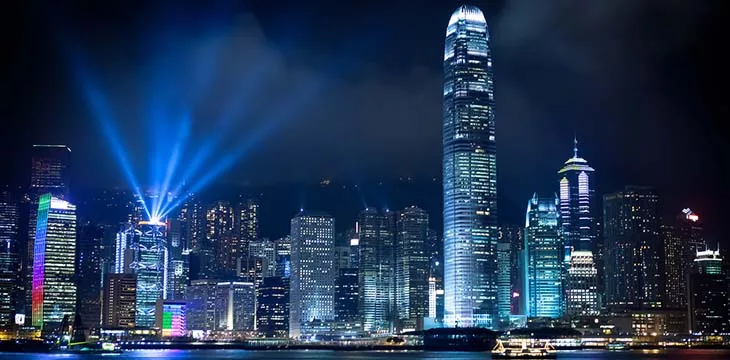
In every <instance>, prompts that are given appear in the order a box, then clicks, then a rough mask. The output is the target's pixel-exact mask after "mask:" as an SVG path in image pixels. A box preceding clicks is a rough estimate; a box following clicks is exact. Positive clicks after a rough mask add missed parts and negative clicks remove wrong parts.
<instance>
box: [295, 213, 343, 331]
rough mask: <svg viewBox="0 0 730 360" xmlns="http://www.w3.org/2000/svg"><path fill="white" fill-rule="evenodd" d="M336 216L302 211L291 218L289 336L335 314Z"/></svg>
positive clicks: (329, 318)
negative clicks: (307, 324)
mask: <svg viewBox="0 0 730 360" xmlns="http://www.w3.org/2000/svg"><path fill="white" fill-rule="evenodd" d="M334 244H335V219H334V218H333V217H332V216H330V215H328V214H324V213H310V212H300V213H299V214H297V215H296V216H295V217H294V218H293V219H292V220H291V278H290V293H289V294H290V301H291V302H290V304H291V305H290V307H289V336H290V337H293V338H299V336H301V335H307V334H306V333H304V332H303V331H302V328H303V327H305V324H306V323H309V322H312V321H314V320H320V321H324V320H334V318H335V309H334V303H335V277H336V276H335V274H334V255H335V254H334Z"/></svg>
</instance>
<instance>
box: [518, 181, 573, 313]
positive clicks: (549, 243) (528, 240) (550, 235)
mask: <svg viewBox="0 0 730 360" xmlns="http://www.w3.org/2000/svg"><path fill="white" fill-rule="evenodd" d="M524 271H525V276H524V279H525V281H526V283H525V294H524V296H525V299H526V303H527V315H528V316H538V317H552V318H557V317H560V316H561V315H562V314H563V280H562V279H563V276H562V274H563V240H562V238H561V237H560V228H559V227H558V199H557V196H550V197H538V196H537V194H535V195H533V197H532V199H530V201H528V202H527V214H526V220H525V261H524Z"/></svg>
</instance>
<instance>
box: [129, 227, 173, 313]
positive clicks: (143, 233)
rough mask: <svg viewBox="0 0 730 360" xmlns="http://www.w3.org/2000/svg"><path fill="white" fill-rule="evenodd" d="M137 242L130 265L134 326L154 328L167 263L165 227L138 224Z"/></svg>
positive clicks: (164, 292) (165, 276)
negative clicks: (134, 283)
mask: <svg viewBox="0 0 730 360" xmlns="http://www.w3.org/2000/svg"><path fill="white" fill-rule="evenodd" d="M138 229H139V231H140V234H139V236H138V238H137V239H138V242H137V243H135V244H133V245H132V247H133V249H134V251H135V253H134V261H133V262H132V264H131V267H132V270H133V272H134V273H135V274H136V275H137V299H136V300H137V305H136V309H137V314H136V318H135V325H136V326H139V327H152V326H154V325H155V310H156V309H157V300H158V299H166V298H167V296H166V295H167V294H166V289H167V279H168V273H167V271H168V260H169V254H168V252H167V224H166V223H164V222H161V221H159V220H158V221H156V222H155V221H140V222H139V226H138Z"/></svg>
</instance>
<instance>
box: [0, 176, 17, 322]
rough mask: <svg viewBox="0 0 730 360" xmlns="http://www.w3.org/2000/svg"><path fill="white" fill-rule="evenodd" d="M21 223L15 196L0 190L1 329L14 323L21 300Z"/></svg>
mask: <svg viewBox="0 0 730 360" xmlns="http://www.w3.org/2000/svg"><path fill="white" fill-rule="evenodd" d="M19 225H20V209H19V207H18V203H17V202H16V199H15V197H14V196H13V194H12V193H11V192H10V191H9V190H7V189H5V190H0V329H3V328H8V327H10V326H11V325H12V324H13V315H14V314H15V311H16V307H17V306H18V305H19V304H18V303H19V301H20V300H21V299H20V298H19V295H20V294H19V293H20V287H19V285H20V283H19V281H20V276H19V275H20V262H19V257H18V256H19V254H18V250H19V247H18V236H19V235H20V233H19V231H18V226H19Z"/></svg>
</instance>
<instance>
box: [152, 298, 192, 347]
mask: <svg viewBox="0 0 730 360" xmlns="http://www.w3.org/2000/svg"><path fill="white" fill-rule="evenodd" d="M186 307H187V305H186V304H185V302H184V301H163V300H158V301H157V312H156V313H157V319H156V321H157V324H156V326H157V328H158V329H160V335H161V337H162V338H173V337H182V336H185V334H186V330H187V326H186V321H185V314H186Z"/></svg>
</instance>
